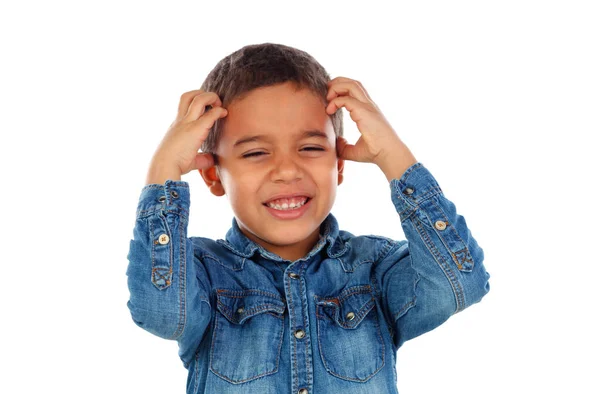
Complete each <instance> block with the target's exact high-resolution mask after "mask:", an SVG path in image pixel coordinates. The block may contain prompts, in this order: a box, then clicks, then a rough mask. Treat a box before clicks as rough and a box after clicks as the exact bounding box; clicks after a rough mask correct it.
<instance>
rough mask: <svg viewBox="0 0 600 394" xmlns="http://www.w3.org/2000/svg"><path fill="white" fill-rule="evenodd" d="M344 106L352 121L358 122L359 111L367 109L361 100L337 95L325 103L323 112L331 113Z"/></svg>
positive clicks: (359, 117)
mask: <svg viewBox="0 0 600 394" xmlns="http://www.w3.org/2000/svg"><path fill="white" fill-rule="evenodd" d="M342 107H345V108H346V109H347V110H348V111H349V112H350V117H351V118H352V120H353V121H354V122H358V121H359V120H360V119H361V113H362V112H363V111H364V110H367V108H366V104H365V103H363V102H362V101H358V100H357V99H355V98H353V97H350V96H339V97H336V98H334V99H333V100H331V101H330V102H329V104H327V107H326V108H325V112H327V113H328V114H330V115H333V114H334V113H335V112H336V111H337V110H339V109H340V108H342Z"/></svg>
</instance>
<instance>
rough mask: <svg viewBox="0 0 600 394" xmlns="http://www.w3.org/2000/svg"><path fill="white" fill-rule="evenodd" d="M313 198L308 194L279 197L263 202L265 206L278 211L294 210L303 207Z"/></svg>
mask: <svg viewBox="0 0 600 394" xmlns="http://www.w3.org/2000/svg"><path fill="white" fill-rule="evenodd" d="M310 200H311V198H310V197H307V196H297V197H291V198H279V199H277V200H272V201H268V202H265V203H263V205H264V206H266V207H269V208H272V209H275V210H278V211H293V210H294V209H298V208H300V207H302V206H303V205H304V204H306V203H307V202H309V201H310Z"/></svg>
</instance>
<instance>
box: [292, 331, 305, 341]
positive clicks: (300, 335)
mask: <svg viewBox="0 0 600 394" xmlns="http://www.w3.org/2000/svg"><path fill="white" fill-rule="evenodd" d="M304 335H305V333H304V330H296V331H295V332H294V336H295V337H296V338H298V339H302V338H304Z"/></svg>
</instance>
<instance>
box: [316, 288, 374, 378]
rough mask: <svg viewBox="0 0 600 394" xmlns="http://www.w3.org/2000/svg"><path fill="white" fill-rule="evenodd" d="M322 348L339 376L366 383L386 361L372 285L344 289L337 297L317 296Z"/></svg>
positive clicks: (330, 369) (326, 361)
mask: <svg viewBox="0 0 600 394" xmlns="http://www.w3.org/2000/svg"><path fill="white" fill-rule="evenodd" d="M315 301H316V311H317V322H318V326H317V330H318V340H319V351H320V353H321V359H322V360H323V364H324V365H325V369H326V370H327V371H328V372H329V373H330V374H332V375H334V376H337V377H338V378H342V379H346V380H351V381H360V382H364V381H367V380H369V379H370V378H371V377H373V375H375V374H376V373H377V372H378V371H379V370H381V368H382V367H383V364H384V351H385V347H384V344H383V337H382V335H381V330H380V325H379V318H378V315H377V309H376V308H375V299H374V298H373V295H372V291H371V286H370V285H361V286H353V287H349V288H347V289H345V290H344V291H342V292H341V293H340V294H339V295H337V296H336V297H327V298H325V297H319V296H315Z"/></svg>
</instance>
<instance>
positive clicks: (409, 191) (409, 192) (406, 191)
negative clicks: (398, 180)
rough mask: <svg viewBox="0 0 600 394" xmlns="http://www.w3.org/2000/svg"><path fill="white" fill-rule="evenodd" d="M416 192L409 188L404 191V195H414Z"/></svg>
mask: <svg viewBox="0 0 600 394" xmlns="http://www.w3.org/2000/svg"><path fill="white" fill-rule="evenodd" d="M414 191H415V189H413V188H412V187H407V188H406V189H405V190H404V193H405V194H413V193H414Z"/></svg>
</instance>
